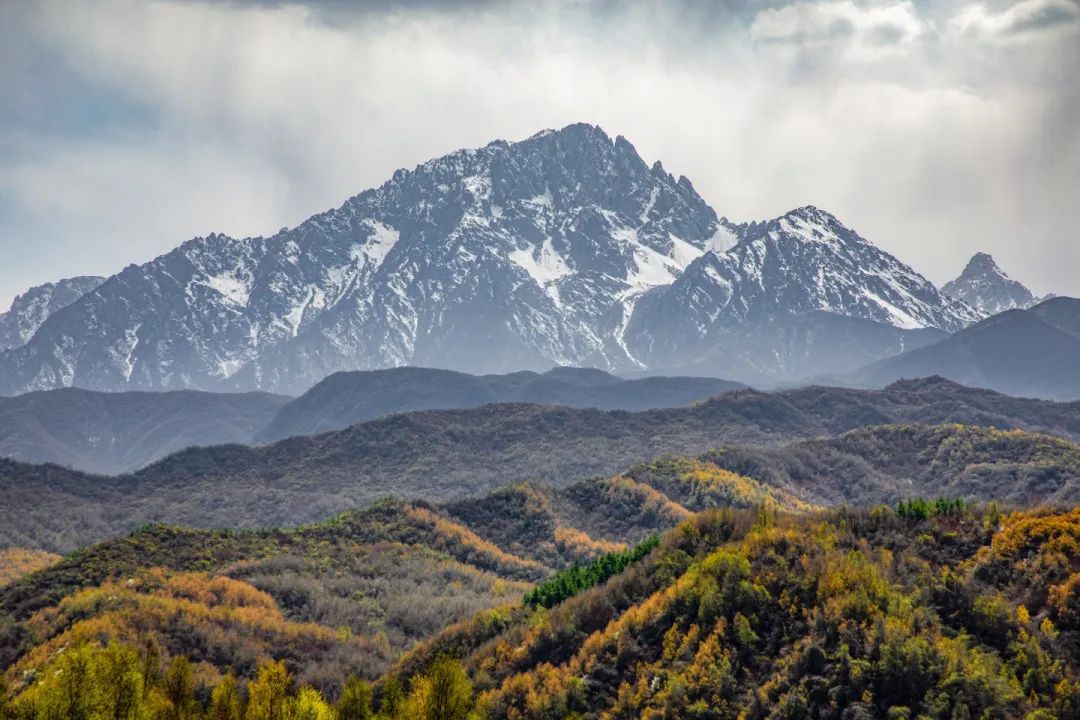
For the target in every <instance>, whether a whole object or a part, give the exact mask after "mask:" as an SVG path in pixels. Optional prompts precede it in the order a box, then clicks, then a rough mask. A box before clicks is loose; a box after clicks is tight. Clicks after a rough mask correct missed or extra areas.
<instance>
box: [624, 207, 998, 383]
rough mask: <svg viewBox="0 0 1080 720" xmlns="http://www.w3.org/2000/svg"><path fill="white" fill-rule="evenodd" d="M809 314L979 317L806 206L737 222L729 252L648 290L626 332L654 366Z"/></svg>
mask: <svg viewBox="0 0 1080 720" xmlns="http://www.w3.org/2000/svg"><path fill="white" fill-rule="evenodd" d="M808 313H827V314H830V315H835V316H841V317H848V318H856V319H862V320H869V321H873V322H875V323H879V324H882V325H886V326H891V327H892V328H897V329H900V330H920V329H925V328H932V329H937V330H941V331H945V332H953V331H955V330H958V329H960V328H962V327H965V326H966V325H968V324H969V323H972V322H974V321H976V320H977V319H978V317H977V315H976V313H975V312H974V311H973V310H972V309H971V308H969V307H968V306H967V305H965V304H964V303H963V302H960V301H958V300H954V299H952V298H949V297H947V296H944V295H943V294H942V293H940V292H939V291H938V290H937V289H936V288H935V287H934V286H933V285H932V284H931V283H930V282H929V281H928V280H926V278H924V277H922V276H921V275H919V274H918V273H917V272H915V271H914V270H913V269H911V268H910V267H908V266H907V265H905V264H903V263H901V262H900V261H899V260H897V259H896V258H894V257H893V256H891V255H889V254H888V253H886V252H884V251H883V250H881V249H879V248H877V247H876V246H874V245H873V244H871V243H870V242H868V241H866V240H865V239H863V238H862V237H860V236H859V235H858V234H857V233H855V232H854V231H852V230H850V229H848V228H846V227H845V226H844V225H843V224H841V223H840V221H839V220H837V219H836V218H835V217H834V216H833V215H831V214H829V213H827V212H825V211H824V210H819V209H818V208H814V207H803V208H799V209H796V210H793V211H791V212H789V213H787V214H785V215H782V216H780V217H778V218H775V219H773V220H770V221H768V222H765V223H751V224H748V225H744V226H740V227H739V229H738V242H737V243H736V244H735V245H734V246H733V247H731V248H730V249H729V250H727V251H726V252H715V251H713V252H709V253H706V254H705V255H703V256H702V257H700V258H698V259H697V260H695V261H694V262H693V263H691V264H690V265H689V266H688V267H687V269H686V271H685V272H684V273H683V274H682V275H681V276H680V277H679V278H678V279H677V280H676V281H675V282H674V283H672V284H671V285H670V286H667V287H663V288H659V289H656V290H654V291H653V292H651V293H649V294H648V295H646V296H645V297H644V298H643V299H642V301H641V303H640V304H639V306H638V308H637V311H636V312H635V314H634V316H633V318H632V319H631V322H630V324H629V326H628V328H627V333H626V337H627V342H628V343H629V344H630V346H631V347H634V348H636V349H637V353H638V356H639V357H640V358H642V359H643V360H645V361H646V362H647V363H648V364H649V365H651V366H657V365H660V366H665V367H671V366H673V365H675V364H676V363H678V364H679V365H691V366H692V365H694V363H695V362H697V360H698V357H699V356H701V355H702V354H708V353H712V352H714V349H715V347H716V346H717V345H718V344H719V345H722V344H723V340H722V338H724V337H725V336H728V335H729V334H730V333H731V332H732V331H733V330H734V329H735V328H740V332H741V333H743V334H745V329H744V328H745V326H747V325H750V326H762V327H763V326H764V325H765V324H767V323H770V322H771V321H774V320H775V319H776V318H779V317H787V316H798V315H804V314H808ZM898 342H899V340H898Z"/></svg>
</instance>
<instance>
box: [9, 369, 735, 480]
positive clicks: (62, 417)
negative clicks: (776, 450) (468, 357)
mask: <svg viewBox="0 0 1080 720" xmlns="http://www.w3.org/2000/svg"><path fill="white" fill-rule="evenodd" d="M742 387H744V386H742V385H739V384H737V383H731V382H727V381H725V380H718V379H715V378H694V377H670V378H669V377H648V378H642V379H637V380H624V379H622V378H618V377H615V376H613V375H609V374H608V373H605V372H603V371H600V370H584V369H578V368H555V369H552V370H549V371H547V372H545V373H542V374H541V373H535V372H531V371H521V372H516V373H511V374H509V375H484V376H476V375H468V374H465V373H459V372H454V371H451V370H433V369H429V368H413V367H403V368H392V369H388V370H367V371H355V372H347V373H336V374H334V375H331V376H330V377H328V378H326V379H325V380H323V381H321V382H319V383H317V384H316V385H315V386H314V387H313V388H311V389H310V390H308V391H307V392H306V393H304V394H303V395H301V396H300V397H298V398H290V397H287V396H284V395H272V394H270V393H262V392H251V393H211V392H203V391H198V390H174V391H169V392H159V393H154V392H140V391H127V392H113V393H106V392H97V391H93V390H83V389H80V388H59V389H56V390H40V391H36V392H31V393H26V394H24V395H18V396H16V397H13V398H0V456H5V457H9V458H12V459H15V460H21V461H23V462H31V463H53V464H56V465H62V466H65V467H69V468H73V469H76V470H81V471H84V472H90V473H98V474H108V475H115V474H119V473H126V472H133V471H135V470H138V469H139V468H141V467H144V466H146V465H149V464H150V463H152V462H154V461H155V460H160V459H161V458H163V457H165V456H166V455H169V454H171V453H174V452H177V451H179V450H183V449H184V448H187V447H191V446H209V445H221V444H223V443H243V444H258V443H265V442H271V441H274V440H280V439H283V438H285V437H288V436H291V435H312V434H316V433H321V432H327V431H330V430H342V429H344V428H346V427H348V426H350V425H354V424H356V423H359V422H363V421H366V420H374V419H376V418H379V417H383V416H385V415H391V414H394V413H402V412H408V411H413V410H438V409H453V408H469V407H478V406H480V405H486V404H489V403H497V402H523V403H539V404H547V405H553V404H558V405H564V406H568V407H579V408H599V409H603V410H647V409H654V408H674V407H681V406H684V405H689V404H691V403H694V402H697V401H701V400H705V399H708V398H710V397H713V396H716V395H719V394H721V393H724V392H727V391H730V390H734V389H738V388H742Z"/></svg>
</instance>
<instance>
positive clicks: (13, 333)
mask: <svg viewBox="0 0 1080 720" xmlns="http://www.w3.org/2000/svg"><path fill="white" fill-rule="evenodd" d="M104 281H105V278H101V277H94V276H90V275H84V276H80V277H73V278H65V279H63V280H57V281H56V282H53V283H46V284H44V285H38V286H36V287H32V288H30V289H29V290H27V291H26V292H24V293H23V294H22V295H19V296H18V297H16V298H15V300H14V302H12V303H11V309H10V310H9V311H8V312H6V313H0V351H3V350H8V349H10V348H16V347H20V346H22V345H25V344H26V342H27V341H28V340H29V339H30V338H31V337H33V336H34V333H35V332H37V329H38V328H39V327H41V324H42V323H43V322H45V320H46V319H47V318H48V317H49V316H50V315H52V314H53V313H55V312H57V311H58V310H62V309H63V308H65V307H67V306H68V305H70V304H71V303H73V302H75V301H76V300H78V299H79V298H81V297H82V296H83V295H85V294H86V293H88V292H90V291H91V290H93V289H94V288H96V287H97V286H98V285H100V284H101V283H103V282H104Z"/></svg>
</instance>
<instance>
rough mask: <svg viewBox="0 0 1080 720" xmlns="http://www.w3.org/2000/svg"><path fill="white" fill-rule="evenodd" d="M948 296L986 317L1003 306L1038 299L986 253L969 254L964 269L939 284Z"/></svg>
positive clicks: (1027, 303)
mask: <svg viewBox="0 0 1080 720" xmlns="http://www.w3.org/2000/svg"><path fill="white" fill-rule="evenodd" d="M941 290H942V292H944V293H945V294H946V295H949V296H950V297H954V298H956V299H958V300H962V301H964V302H965V303H967V304H968V305H970V306H971V307H973V308H975V310H976V311H977V312H978V313H979V315H980V316H981V317H989V316H991V315H995V314H997V313H1000V312H1003V311H1005V310H1014V309H1017V308H1019V309H1024V308H1029V307H1031V306H1033V305H1035V304H1036V303H1037V302H1038V301H1039V299H1038V298H1037V297H1035V295H1034V294H1033V293H1032V292H1031V291H1030V290H1028V289H1027V288H1026V287H1024V285H1022V284H1021V283H1019V282H1017V281H1016V280H1013V279H1012V278H1010V277H1009V276H1008V275H1007V274H1006V273H1005V271H1004V270H1002V269H1001V267H999V266H998V264H997V262H995V261H994V258H993V257H992V256H991V255H989V254H988V253H984V252H978V253H975V255H973V256H972V258H971V259H970V260H969V261H968V263H967V265H966V266H965V267H964V271H963V272H962V273H960V276H959V277H957V278H956V279H955V280H951V281H949V282H947V283H945V285H943V286H942V288H941Z"/></svg>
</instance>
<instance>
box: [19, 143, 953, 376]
mask: <svg viewBox="0 0 1080 720" xmlns="http://www.w3.org/2000/svg"><path fill="white" fill-rule="evenodd" d="M664 298H666V299H664ZM815 311H824V312H827V313H833V314H836V315H837V316H843V317H850V318H853V319H858V320H860V321H863V320H865V321H870V322H872V323H883V324H884V325H885V326H886V327H887V328H890V329H891V328H894V327H895V328H903V329H911V328H940V329H943V330H952V329H955V328H957V327H960V326H962V325H964V324H966V323H967V322H968V321H969V320H970V319H972V318H971V311H970V310H969V309H967V308H966V306H964V305H963V304H962V303H958V302H956V301H954V300H951V299H949V298H945V297H942V296H941V295H940V294H939V293H938V292H937V291H936V290H935V289H934V288H933V286H932V285H930V284H929V283H928V282H927V281H926V280H925V279H924V278H922V277H921V276H919V275H917V274H916V273H915V272H914V271H913V270H911V269H910V268H908V267H907V266H906V265H902V264H901V263H899V262H898V261H897V260H896V259H895V258H892V257H891V256H889V255H887V254H885V253H883V252H881V251H880V250H878V249H877V248H875V247H874V246H873V245H872V244H870V243H869V242H867V241H865V240H863V239H862V238H860V237H859V236H858V235H857V234H855V233H854V232H852V231H850V230H848V229H847V228H846V227H844V226H843V224H842V223H841V222H840V221H839V220H838V219H837V218H836V217H835V216H833V215H831V214H830V213H828V212H826V211H824V210H821V209H818V208H815V207H812V206H806V207H802V208H798V209H796V210H793V211H791V212H789V213H786V214H785V215H782V216H780V217H778V218H774V219H773V220H770V221H768V222H763V223H750V224H743V225H736V224H734V223H731V222H728V221H727V220H722V219H720V218H719V217H718V216H717V213H716V212H715V211H714V210H713V209H712V208H711V207H710V206H709V205H708V204H707V203H706V202H705V200H704V199H703V198H702V197H701V196H700V195H698V193H697V192H696V191H695V190H694V187H693V184H692V183H691V182H690V181H689V180H688V179H687V178H685V177H682V176H680V177H678V178H676V177H674V176H673V175H671V174H670V173H668V172H667V171H666V170H665V169H664V168H663V166H662V165H661V164H660V163H654V164H653V165H651V166H650V165H648V164H646V163H645V161H644V160H642V158H641V156H640V155H639V154H638V153H637V151H636V150H635V149H634V146H633V145H632V144H631V143H630V141H629V140H627V139H626V138H623V137H621V136H616V137H615V138H614V139H613V138H612V137H611V136H609V135H608V134H607V133H606V132H605V131H604V130H603V129H601V128H599V127H597V126H595V125H589V124H584V123H579V124H573V125H568V126H566V127H564V128H561V129H558V130H547V131H544V132H541V133H537V134H535V135H533V136H531V137H529V138H527V139H525V140H522V141H519V142H508V141H504V140H500V141H496V142H492V143H489V144H488V145H485V146H483V147H480V148H474V149H464V150H458V151H455V152H452V153H449V154H447V155H444V156H441V157H438V158H433V159H431V160H428V161H426V162H423V163H421V164H419V165H417V166H416V167H414V168H413V169H411V170H405V169H402V170H398V171H396V172H395V173H394V174H393V175H392V177H391V178H390V179H389V180H387V181H386V182H385V183H383V184H382V185H380V186H379V187H376V188H372V189H369V190H365V191H364V192H361V193H360V194H358V195H355V196H353V197H351V198H349V199H348V200H347V201H346V202H345V203H343V204H342V205H341V206H340V207H337V208H335V209H331V210H328V211H326V212H323V213H320V214H318V215H315V216H313V217H311V218H310V219H308V220H306V221H304V222H302V223H300V224H299V225H297V226H296V227H293V228H286V229H282V230H281V231H280V232H278V233H277V234H275V235H273V236H270V237H258V238H246V239H242V240H237V239H233V238H230V237H228V236H225V235H219V234H210V235H207V236H206V237H203V238H199V239H197V240H195V241H189V242H186V243H183V244H182V245H180V246H179V247H177V248H176V249H175V250H173V251H171V252H169V253H166V254H164V255H162V256H160V257H158V258H155V259H154V260H152V261H150V262H148V263H145V264H143V265H139V266H134V265H133V266H129V267H127V268H125V269H124V270H123V271H121V272H120V273H118V274H117V275H115V276H113V277H112V278H110V279H109V281H108V282H106V283H104V284H103V285H101V286H100V287H98V288H96V289H94V290H93V291H91V292H87V294H86V295H85V297H84V300H83V301H82V302H80V303H78V305H77V306H76V307H73V308H72V309H71V310H69V311H67V312H64V313H59V314H57V315H55V316H53V317H50V318H48V319H47V320H45V321H44V322H43V323H41V326H40V328H38V329H37V332H36V333H35V334H34V336H33V337H32V338H30V339H29V341H28V342H27V343H26V344H25V345H24V346H23V347H20V348H17V349H15V350H11V351H9V352H7V353H4V354H2V355H0V394H4V393H7V394H14V393H19V392H24V391H26V390H32V389H44V388H52V387H61V386H69V385H78V386H81V387H86V388H90V389H98V390H121V389H146V390H162V389H179V388H199V389H209V390H215V389H217V390H236V389H266V390H274V391H279V392H302V391H303V390H305V389H306V388H307V387H310V386H311V385H312V384H314V383H315V382H317V381H319V380H321V379H322V378H323V377H325V376H326V375H328V374H330V373H332V372H336V371H341V370H363V369H378V368H386V367H396V366H400V365H425V366H431V367H440V368H448V369H457V370H464V371H467V372H472V373H501V372H507V371H512V370H521V369H534V370H546V369H547V368H550V367H552V366H553V365H573V366H590V367H597V368H602V369H604V370H608V371H625V370H641V369H674V368H676V367H679V365H678V364H672V363H682V362H684V361H685V360H686V359H687V358H685V357H680V356H678V355H677V353H678V348H679V347H683V345H682V344H680V343H675V344H672V345H670V346H667V347H665V349H664V352H659V351H658V349H657V346H658V343H660V342H662V340H661V339H662V338H665V337H667V335H669V334H670V333H672V332H675V331H678V332H681V333H684V336H685V337H686V338H691V337H692V338H693V339H694V342H695V343H697V344H701V343H705V344H708V343H710V342H720V341H719V340H718V335H717V333H716V330H717V329H728V330H729V329H731V328H734V327H738V326H742V325H746V324H747V323H751V322H757V321H759V320H761V319H762V318H778V317H789V316H790V317H796V316H800V315H802V314H805V313H808V312H815ZM830 332H832V331H831V330H822V332H821V333H819V335H818V337H817V338H816V339H815V340H814V342H823V340H821V339H820V338H825V337H827V336H828V335H829V333H830ZM858 332H863V330H862V329H860V330H859V331H858ZM890 332H891V330H890ZM886 335H888V333H886ZM890 337H892V336H891V335H890ZM680 342H681V341H680ZM800 342H801V341H800ZM889 342H892V340H889ZM763 352H766V353H769V352H770V349H765V350H763ZM875 352H876V351H875ZM672 353H676V354H672ZM772 354H775V353H772ZM755 363H757V359H754V360H753V361H752V362H751V364H755ZM776 372H777V373H779V376H780V377H795V376H797V374H798V372H799V366H798V365H797V364H796V365H791V366H785V367H782V368H778V369H777V370H776ZM736 379H738V378H736Z"/></svg>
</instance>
